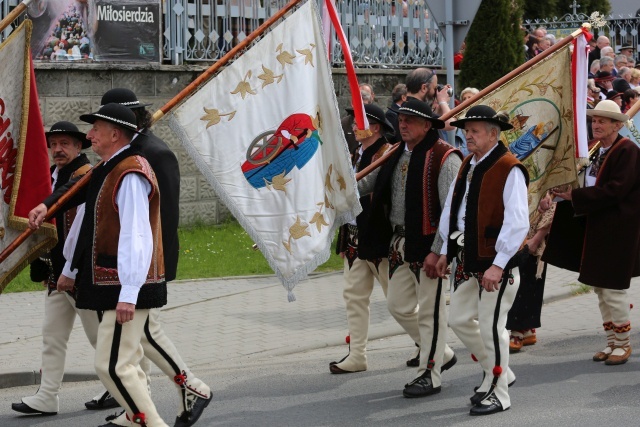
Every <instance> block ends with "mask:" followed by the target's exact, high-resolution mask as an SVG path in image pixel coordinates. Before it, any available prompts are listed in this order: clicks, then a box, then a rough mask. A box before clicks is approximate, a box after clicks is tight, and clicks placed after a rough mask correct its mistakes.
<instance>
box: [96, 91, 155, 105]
mask: <svg viewBox="0 0 640 427" xmlns="http://www.w3.org/2000/svg"><path fill="white" fill-rule="evenodd" d="M112 102H115V103H116V104H120V105H124V106H125V107H129V108H142V107H146V106H148V105H151V104H141V103H140V101H138V97H137V96H136V94H135V93H133V91H132V90H129V89H125V88H121V87H118V88H115V89H111V90H108V91H106V92H105V94H104V95H102V100H101V101H100V104H101V105H100V106H101V107H102V106H104V105H107V104H110V103H112Z"/></svg>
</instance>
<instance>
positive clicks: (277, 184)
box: [271, 171, 291, 193]
mask: <svg viewBox="0 0 640 427" xmlns="http://www.w3.org/2000/svg"><path fill="white" fill-rule="evenodd" d="M284 174H285V172H284V171H283V172H282V173H281V174H279V175H276V176H274V177H273V180H272V181H271V185H273V188H275V189H276V190H280V191H283V192H285V193H286V192H287V188H286V185H287V183H288V182H289V181H291V178H285V176H284Z"/></svg>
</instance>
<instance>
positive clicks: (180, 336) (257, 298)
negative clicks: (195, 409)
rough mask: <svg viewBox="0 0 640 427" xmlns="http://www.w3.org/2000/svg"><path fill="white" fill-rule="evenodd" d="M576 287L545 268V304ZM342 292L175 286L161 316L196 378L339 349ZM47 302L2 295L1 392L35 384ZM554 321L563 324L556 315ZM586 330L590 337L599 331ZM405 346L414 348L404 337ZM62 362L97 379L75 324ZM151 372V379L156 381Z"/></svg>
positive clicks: (320, 281) (379, 307) (326, 287)
mask: <svg viewBox="0 0 640 427" xmlns="http://www.w3.org/2000/svg"><path fill="white" fill-rule="evenodd" d="M634 282H636V281H635V280H634ZM575 283H577V274H575V273H572V272H568V271H565V270H559V269H557V268H553V267H550V268H549V271H548V278H547V283H546V289H545V303H550V302H553V301H557V300H559V299H563V298H568V297H570V296H571V295H572V292H573V291H574V289H575V286H570V284H575ZM638 283H639V284H640V282H638ZM342 285H343V282H342V275H341V273H330V274H321V275H317V276H313V277H312V278H310V279H308V280H306V281H304V282H302V283H300V284H299V285H298V286H297V287H296V289H295V290H294V293H295V295H296V297H297V301H296V302H293V303H289V302H287V293H286V291H285V290H284V288H283V287H282V286H281V284H280V283H279V282H278V280H277V279H276V278H275V277H243V278H229V279H218V280H198V281H181V282H174V283H173V284H171V285H170V286H169V301H170V303H169V304H168V305H167V306H165V307H164V308H163V309H162V313H163V314H162V322H163V324H164V327H165V331H166V333H167V335H168V336H169V337H171V338H172V339H173V341H174V343H175V345H176V347H177V348H178V350H179V352H180V354H181V355H182V357H183V358H184V360H185V361H186V362H187V364H188V365H189V366H190V367H191V368H192V370H194V371H195V372H196V373H197V371H198V369H206V368H208V367H214V366H219V365H221V364H225V365H226V364H229V363H241V362H242V358H247V357H248V356H252V357H255V356H260V357H274V356H278V355H282V354H291V353H295V352H299V351H304V350H309V349H318V348H324V347H328V346H338V345H342V344H344V338H345V336H346V334H347V325H346V314H345V308H344V301H343V299H342ZM636 287H637V286H636ZM632 288H633V287H632ZM44 298H45V293H44V291H43V292H24V293H16V294H3V295H0V324H1V325H2V328H1V329H0V361H1V362H0V388H5V387H15V386H22V385H29V384H38V383H39V374H38V373H39V369H40V352H41V344H42V335H41V327H42V319H43V314H44V310H43V306H44ZM575 300H576V303H577V300H580V303H582V301H583V299H582V298H576V299H575ZM568 304H572V303H571V302H563V303H562V304H554V305H553V308H554V310H556V309H560V310H562V309H563V307H565V308H566V306H567V305H568ZM594 307H596V309H597V304H595V305H594ZM545 310H546V309H543V312H544V311H545ZM554 314H556V313H554ZM557 315H558V316H559V317H560V318H562V316H561V313H557ZM554 317H555V316H554ZM587 326H588V328H589V329H591V330H592V329H594V328H596V327H597V324H596V325H587ZM402 333H403V331H402V329H401V328H400V326H399V325H398V324H397V323H396V322H395V321H394V320H393V319H392V318H391V316H390V315H389V313H388V311H387V308H386V301H385V300H384V295H383V293H382V290H381V289H380V287H379V286H377V287H376V289H375V291H374V294H373V296H372V300H371V328H370V339H371V340H373V339H377V338H383V337H388V336H392V335H398V334H402ZM450 335H451V336H453V334H450ZM406 345H407V347H408V348H411V346H412V343H411V340H410V339H409V337H406ZM346 351H347V349H346V347H345V348H344V352H345V353H346ZM338 353H342V351H339V352H338ZM67 355H68V357H67V361H66V372H67V374H66V377H65V380H66V381H78V380H89V379H96V378H97V377H96V376H95V373H94V371H93V355H94V350H93V348H91V346H90V345H89V343H88V341H87V339H86V337H85V335H84V332H83V330H82V326H81V324H80V321H79V319H76V324H75V326H74V330H73V332H72V334H71V339H70V340H69V346H68V352H67ZM328 362H329V360H327V364H328ZM154 369H155V370H152V373H154V374H159V373H160V371H159V370H157V368H155V367H154Z"/></svg>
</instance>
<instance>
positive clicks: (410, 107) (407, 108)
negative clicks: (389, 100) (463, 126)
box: [398, 98, 444, 129]
mask: <svg viewBox="0 0 640 427" xmlns="http://www.w3.org/2000/svg"><path fill="white" fill-rule="evenodd" d="M398 114H405V115H407V116H416V117H422V118H423V119H427V120H429V121H430V122H431V125H432V126H433V128H434V129H442V128H443V127H444V122H443V121H442V120H440V119H436V118H435V117H433V111H431V107H430V106H429V104H427V103H426V102H422V101H420V100H419V99H417V98H411V99H409V100H408V101H407V102H405V103H404V104H402V106H401V107H400V108H399V109H398Z"/></svg>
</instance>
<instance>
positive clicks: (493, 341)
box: [436, 105, 529, 415]
mask: <svg viewBox="0 0 640 427" xmlns="http://www.w3.org/2000/svg"><path fill="white" fill-rule="evenodd" d="M452 125H453V126H456V127H459V128H461V129H464V130H465V133H466V138H467V146H468V148H469V151H470V152H471V154H470V155H469V156H467V157H466V158H465V160H464V162H463V163H462V167H461V168H460V172H459V173H458V176H457V178H456V180H455V182H454V184H452V185H451V188H450V190H449V194H448V195H447V201H446V203H445V205H444V209H443V211H442V218H441V219H440V226H439V233H440V236H441V237H442V239H443V240H444V244H443V245H442V248H441V250H440V253H441V254H442V255H441V256H440V259H439V260H438V263H437V266H436V269H437V274H438V276H440V277H442V278H444V277H446V273H447V271H446V270H447V265H448V264H449V262H451V261H453V260H454V259H455V263H454V267H453V268H454V275H455V277H454V282H453V287H452V291H451V302H450V305H449V326H451V329H453V331H454V332H455V333H456V335H457V336H458V338H460V340H461V341H462V342H463V343H464V345H465V346H466V347H467V349H468V350H469V351H470V352H471V354H472V355H473V356H472V357H473V358H474V360H477V361H478V362H480V364H481V366H482V369H483V370H484V379H483V381H482V384H481V385H480V386H479V387H478V388H477V390H476V393H475V394H474V395H473V396H472V397H471V403H472V404H474V406H473V407H472V408H471V411H470V414H471V415H488V414H493V413H495V412H500V411H504V410H507V409H509V407H510V406H511V401H510V399H509V392H508V385H509V384H511V383H513V381H515V377H514V376H513V373H512V372H511V371H510V369H509V333H508V331H507V330H506V328H505V325H506V322H507V315H508V313H509V309H510V308H511V305H512V304H513V301H514V299H515V296H516V293H517V291H518V286H519V281H520V278H519V273H518V268H517V259H516V258H515V255H516V253H517V252H518V251H519V249H520V248H521V247H522V244H523V242H524V239H525V237H526V235H527V232H528V231H529V209H528V205H527V184H528V174H527V170H526V169H525V168H524V166H522V164H521V163H520V162H519V161H518V159H516V157H515V156H514V155H513V154H511V153H510V152H509V150H508V149H507V148H506V147H505V146H504V144H502V142H500V132H501V131H503V130H508V129H511V128H512V127H513V126H512V125H511V124H509V119H508V116H507V115H506V114H501V115H497V114H496V112H495V111H494V110H493V109H492V108H491V107H488V106H486V105H477V106H474V107H472V108H470V109H469V110H468V111H467V114H466V117H465V118H463V119H460V120H457V121H454V122H452ZM496 189H502V191H496ZM510 376H511V377H512V378H509V377H510Z"/></svg>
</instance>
